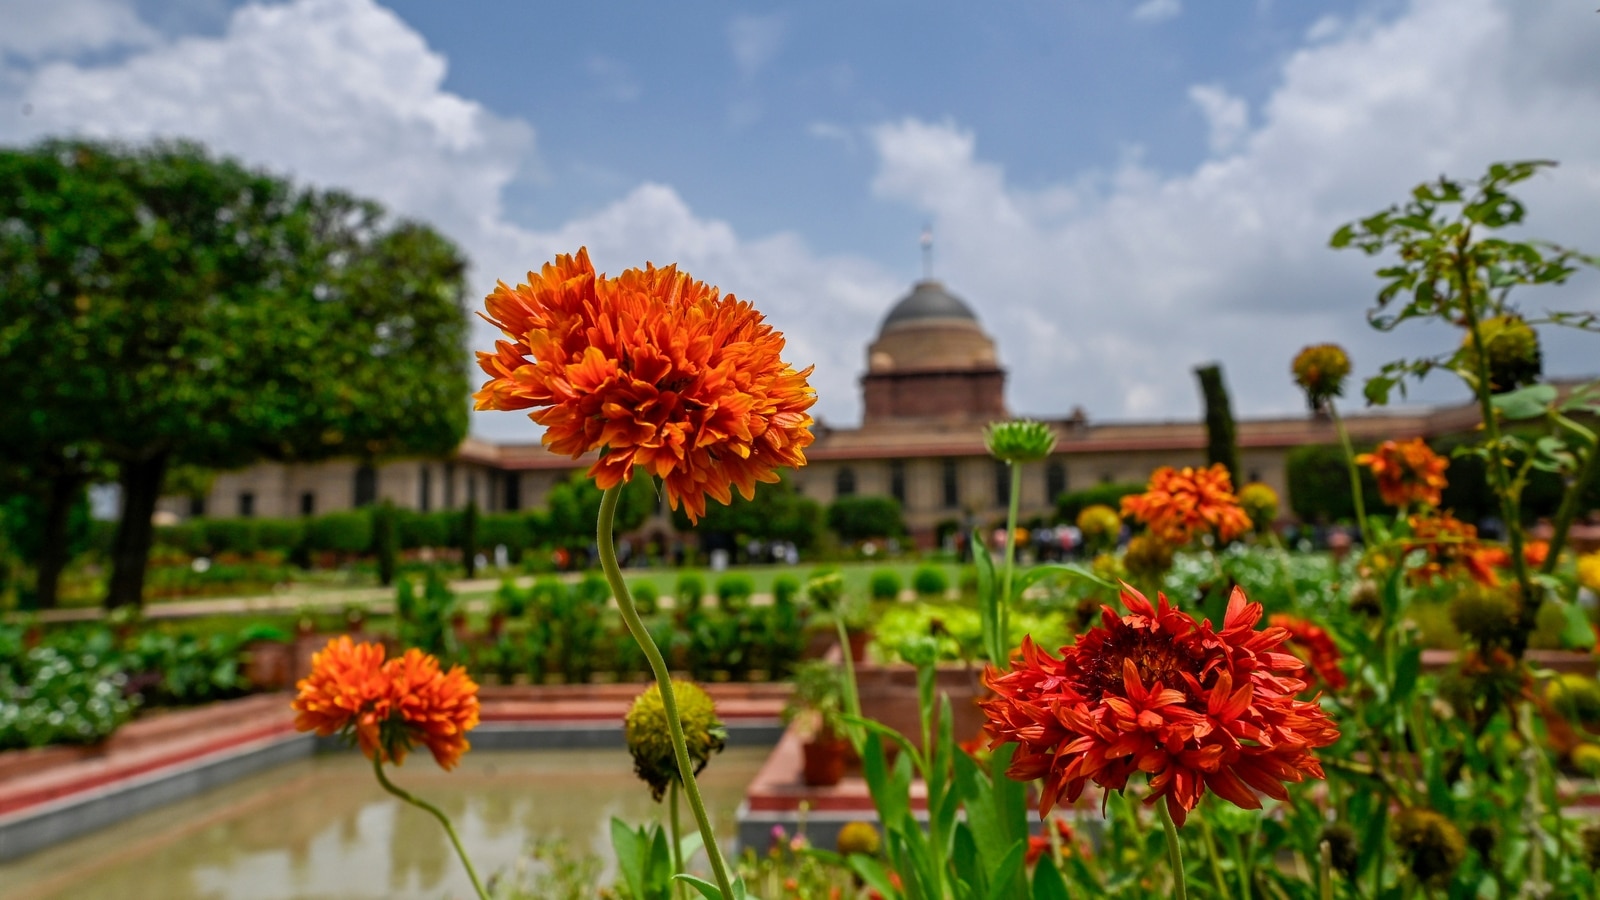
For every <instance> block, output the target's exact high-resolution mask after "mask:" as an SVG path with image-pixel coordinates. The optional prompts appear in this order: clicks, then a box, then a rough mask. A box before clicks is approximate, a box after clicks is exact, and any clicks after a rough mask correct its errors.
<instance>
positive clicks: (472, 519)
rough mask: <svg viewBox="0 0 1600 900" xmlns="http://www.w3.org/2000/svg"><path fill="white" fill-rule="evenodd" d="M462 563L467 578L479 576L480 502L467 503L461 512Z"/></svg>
mask: <svg viewBox="0 0 1600 900" xmlns="http://www.w3.org/2000/svg"><path fill="white" fill-rule="evenodd" d="M460 539H461V540H460V546H461V562H462V564H463V565H465V566H466V569H467V577H468V578H472V577H473V576H475V575H477V574H478V501H476V500H469V501H467V508H466V509H464V510H462V511H461V533H460Z"/></svg>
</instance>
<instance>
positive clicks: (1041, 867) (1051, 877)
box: [1033, 856, 1070, 900]
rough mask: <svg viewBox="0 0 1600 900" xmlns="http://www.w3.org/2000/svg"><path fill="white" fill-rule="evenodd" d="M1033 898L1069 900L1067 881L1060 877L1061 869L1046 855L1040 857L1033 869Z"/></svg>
mask: <svg viewBox="0 0 1600 900" xmlns="http://www.w3.org/2000/svg"><path fill="white" fill-rule="evenodd" d="M1033 900H1070V898H1069V897H1068V896H1067V882H1066V881H1065V880H1064V879H1063V878H1062V877H1061V870H1060V869H1057V868H1056V864H1055V861H1054V860H1052V859H1051V858H1050V857H1048V856H1044V857H1040V859H1039V863H1038V865H1037V866H1035V867H1034V869H1033Z"/></svg>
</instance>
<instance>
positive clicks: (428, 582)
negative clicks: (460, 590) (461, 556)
mask: <svg viewBox="0 0 1600 900" xmlns="http://www.w3.org/2000/svg"><path fill="white" fill-rule="evenodd" d="M394 612H395V619H396V624H397V626H398V630H399V637H400V643H401V644H403V645H405V646H406V647H417V648H419V649H421V650H423V651H424V652H427V653H432V654H433V655H435V656H437V657H439V658H440V659H450V658H453V657H454V656H455V654H456V649H457V648H456V640H455V631H454V629H453V628H452V627H451V619H452V618H454V616H455V613H456V597H455V593H454V592H452V591H451V590H450V586H449V585H447V584H445V582H444V579H443V578H441V577H440V576H439V574H438V572H436V571H434V570H432V569H430V570H429V571H428V575H427V578H426V579H425V580H424V581H423V586H422V593H421V595H418V593H417V589H416V586H415V585H413V584H412V582H411V579H410V578H401V579H400V582H399V584H398V585H397V586H396V588H395V601H394Z"/></svg>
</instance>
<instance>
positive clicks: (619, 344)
mask: <svg viewBox="0 0 1600 900" xmlns="http://www.w3.org/2000/svg"><path fill="white" fill-rule="evenodd" d="M484 303H485V306H486V309H487V312H486V313H485V314H484V318H485V319H486V320H488V321H489V322H490V323H491V324H493V325H494V326H495V327H497V328H499V329H500V330H501V331H502V332H504V333H505V335H506V337H507V338H509V339H510V340H509V341H496V342H495V352H493V353H483V352H480V353H479V354H478V364H479V365H480V366H481V367H482V368H483V370H484V371H485V372H486V373H488V375H489V380H488V381H487V382H485V383H484V385H483V389H482V390H480V391H478V393H476V394H474V395H473V397H474V399H475V400H476V404H477V408H478V409H505V410H511V409H532V410H533V412H531V413H529V417H530V418H532V419H533V421H535V422H537V423H539V424H540V425H543V426H545V433H544V444H545V446H547V447H549V448H550V449H551V450H552V451H554V452H556V453H563V454H567V455H570V456H571V457H573V458H574V459H576V458H578V457H580V456H582V455H583V454H585V453H589V452H591V451H596V450H598V451H601V454H602V455H601V457H600V460H599V461H598V462H596V463H595V464H594V465H593V466H591V467H590V469H589V475H590V477H592V478H593V479H594V480H595V483H596V484H597V485H599V486H600V487H601V488H602V489H605V488H611V487H614V486H616V485H617V484H619V483H621V482H624V481H628V480H630V479H631V478H632V477H633V471H634V468H635V467H642V468H643V469H644V470H645V471H646V472H648V473H650V474H651V475H654V476H657V477H659V478H661V479H662V481H663V484H664V485H665V488H666V493H667V500H668V502H669V503H671V505H672V507H673V508H674V509H676V508H677V507H678V504H679V503H680V502H682V503H683V505H684V509H685V511H686V512H688V514H689V519H690V521H697V520H698V519H699V517H700V516H703V515H705V498H706V496H708V495H709V496H711V497H714V498H716V499H717V500H718V501H720V502H722V503H728V502H730V501H731V500H732V499H733V494H732V492H731V490H730V488H731V487H732V486H735V485H736V486H738V488H739V492H740V493H741V494H743V495H744V496H745V497H746V498H747V499H748V498H750V497H752V496H753V495H754V492H755V486H756V482H758V481H766V482H773V481H777V480H778V475H777V470H778V469H780V468H784V467H799V466H802V465H805V462H806V459H805V452H804V451H805V448H806V447H808V446H810V444H811V441H812V435H811V431H810V426H811V416H810V415H809V414H808V413H807V412H806V410H808V409H809V408H810V407H811V405H812V403H814V402H815V401H816V394H815V392H813V391H812V389H811V386H810V385H809V384H808V383H807V381H806V379H807V377H808V376H809V375H810V374H811V369H810V368H807V369H805V370H804V371H795V369H794V368H793V367H791V366H790V365H788V364H787V363H785V362H784V361H783V360H782V359H781V358H780V356H779V354H780V353H782V351H783V346H784V339H783V334H782V333H781V332H779V331H777V330H775V329H773V327H772V326H771V325H768V324H766V323H765V321H764V318H763V316H762V315H761V313H759V312H757V311H756V310H755V308H754V307H753V306H751V305H750V304H749V303H745V302H743V301H741V300H738V299H737V298H735V297H734V296H733V295H732V294H727V295H723V294H721V292H720V291H718V289H717V288H715V287H708V286H707V285H706V284H704V283H703V282H699V281H695V280H694V279H693V278H691V277H689V275H687V274H685V273H682V272H679V271H678V270H677V267H676V266H668V267H666V268H664V269H657V268H656V267H655V266H653V265H649V264H647V265H646V266H645V268H643V269H629V270H627V271H626V272H623V273H622V274H621V275H620V276H618V277H616V278H608V277H606V276H604V275H598V276H597V275H596V274H595V271H594V267H593V266H592V265H591V264H590V262H589V255H588V252H587V250H579V251H578V253H577V256H575V257H573V256H559V257H557V258H556V260H555V262H554V263H547V264H546V265H545V266H544V268H543V269H542V270H541V271H540V272H539V273H533V272H530V273H528V283H527V284H522V285H518V286H517V287H516V288H515V289H513V288H510V287H507V286H506V285H505V284H504V283H502V284H500V285H499V287H497V288H496V289H495V290H494V292H493V293H491V294H490V295H489V296H488V298H487V299H486V300H485V301H484Z"/></svg>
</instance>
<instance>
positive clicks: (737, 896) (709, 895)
mask: <svg viewBox="0 0 1600 900" xmlns="http://www.w3.org/2000/svg"><path fill="white" fill-rule="evenodd" d="M672 877H673V879H674V880H677V881H682V882H685V883H687V884H689V885H690V886H692V887H693V888H694V889H695V890H697V891H699V892H700V896H702V897H704V898H705V900H725V898H724V897H723V896H722V889H721V888H719V887H717V886H716V885H714V884H712V883H711V882H709V881H707V880H705V879H704V878H696V877H695V876H693V875H674V876H672ZM733 900H754V898H752V897H750V895H749V894H747V893H745V887H744V879H743V878H735V879H734V881H733Z"/></svg>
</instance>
